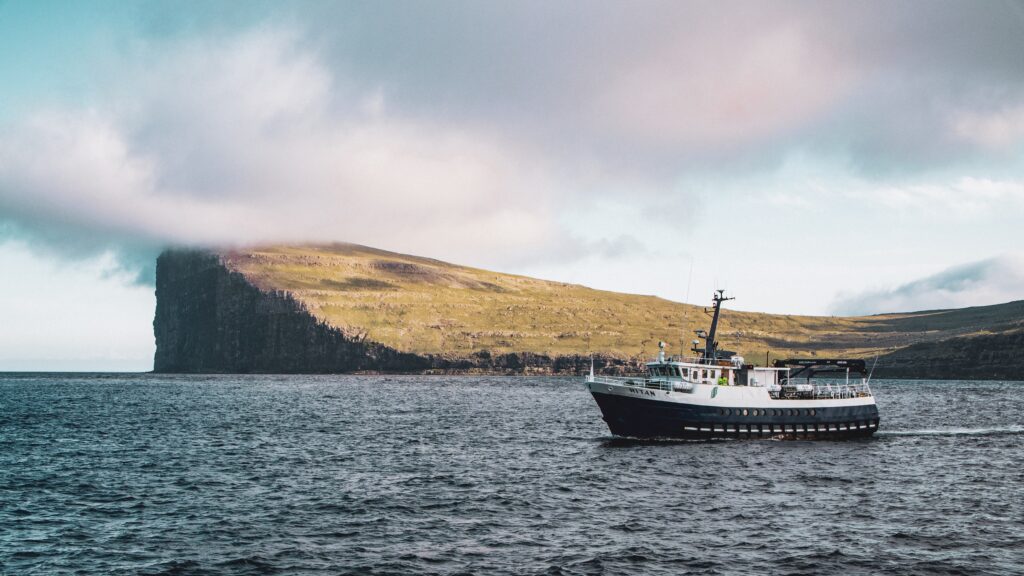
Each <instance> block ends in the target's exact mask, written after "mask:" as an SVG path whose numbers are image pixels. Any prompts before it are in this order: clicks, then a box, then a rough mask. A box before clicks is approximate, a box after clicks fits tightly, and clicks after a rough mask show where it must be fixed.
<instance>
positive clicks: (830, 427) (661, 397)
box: [586, 290, 879, 439]
mask: <svg viewBox="0 0 1024 576" xmlns="http://www.w3.org/2000/svg"><path fill="white" fill-rule="evenodd" d="M727 300H731V298H726V297H725V296H724V294H723V292H722V291H721V290H719V291H716V293H715V295H714V311H713V317H712V321H711V328H710V330H709V331H707V332H705V331H703V330H698V331H697V336H698V337H699V338H700V339H702V340H703V341H704V345H703V346H699V344H700V340H694V341H693V343H694V346H693V352H694V353H695V355H694V356H693V357H688V358H684V357H678V356H676V357H666V356H665V344H664V343H663V342H662V343H660V344H659V352H658V357H657V359H656V360H654V361H652V362H648V363H647V364H646V366H647V374H646V375H645V376H637V377H610V376H597V375H595V374H594V369H593V366H591V369H590V374H589V375H588V377H587V381H586V386H587V388H588V389H589V390H590V392H591V394H592V395H593V396H594V400H596V401H597V404H598V406H599V407H600V409H601V412H602V414H603V417H604V420H605V422H606V423H607V424H608V428H609V429H610V430H611V432H612V434H615V435H617V436H632V437H641V438H650V437H667V438H715V437H732V438H735V437H745V438H757V437H785V438H836V439H838V438H849V437H858V436H870V435H871V434H873V433H874V432H875V431H876V430H877V429H878V423H879V417H878V408H877V407H876V405H875V398H874V395H873V394H872V393H871V387H870V384H869V379H870V378H869V375H868V374H867V373H866V366H865V363H864V361H863V360H860V359H837V358H829V359H820V358H794V359H785V360H776V361H775V362H774V363H773V365H772V366H754V365H752V364H747V363H745V362H744V359H743V358H742V357H740V356H738V355H736V354H735V353H734V352H730V351H727V350H720V349H719V348H718V343H717V342H716V341H715V335H716V332H717V329H718V320H719V317H720V314H721V307H722V303H723V302H725V301H727ZM822 374H825V375H829V376H831V378H829V379H827V380H824V381H823V380H816V379H815V377H816V376H820V375H822ZM851 377H852V379H851Z"/></svg>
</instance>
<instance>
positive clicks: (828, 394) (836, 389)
mask: <svg viewBox="0 0 1024 576" xmlns="http://www.w3.org/2000/svg"><path fill="white" fill-rule="evenodd" d="M779 388H780V390H779V391H778V394H779V396H780V397H784V398H862V397H865V396H872V393H871V386H870V385H869V384H868V383H867V382H854V383H846V382H798V381H788V382H783V384H782V386H780V387H779Z"/></svg>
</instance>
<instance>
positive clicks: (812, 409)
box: [811, 408, 817, 416]
mask: <svg viewBox="0 0 1024 576" xmlns="http://www.w3.org/2000/svg"><path fill="white" fill-rule="evenodd" d="M815 414H817V412H815V410H814V408H811V416H814V415H815Z"/></svg>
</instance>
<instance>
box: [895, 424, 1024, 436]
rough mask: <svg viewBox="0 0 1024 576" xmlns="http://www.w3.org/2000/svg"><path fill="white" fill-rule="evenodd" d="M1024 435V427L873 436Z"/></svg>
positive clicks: (951, 429) (903, 431)
mask: <svg viewBox="0 0 1024 576" xmlns="http://www.w3.org/2000/svg"><path fill="white" fill-rule="evenodd" d="M1016 434H1024V426H1005V427H998V428H932V429H925V430H879V431H878V432H876V433H875V436H1006V435H1016Z"/></svg>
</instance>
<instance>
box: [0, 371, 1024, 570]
mask: <svg viewBox="0 0 1024 576" xmlns="http://www.w3.org/2000/svg"><path fill="white" fill-rule="evenodd" d="M873 387H874V388H875V391H876V394H877V395H878V403H879V407H880V409H881V413H882V427H881V430H882V432H880V433H879V434H878V435H877V436H876V437H875V438H873V439H871V440H863V441H849V442H807V441H768V440H764V441H758V440H752V441H716V442H632V441H624V440H615V439H612V438H610V437H609V436H608V433H607V429H606V428H605V427H604V423H603V422H602V421H601V419H600V415H599V413H598V410H597V408H596V406H595V405H594V403H593V401H592V400H591V398H590V397H589V395H588V393H587V392H586V391H585V390H584V389H583V387H582V385H581V384H580V383H579V382H578V380H573V379H533V378H473V377H460V378H449V377H400V378H394V377H391V378H388V377H336V376H331V377H301V376H287V377H285V376H281V377H267V376H256V377H252V376H244V377H243V376H229V377H160V376H150V375H146V376H128V377H124V376H75V375H57V376H54V375H43V376H25V375H20V376H19V375H0V573H4V574H58V573H82V574H367V575H370V574H430V573H438V574H456V573H465V574H502V573H503V574H681V573H687V572H689V573H700V574H703V573H723V574H724V573H742V574H748V573H770V574H824V573H863V574H1011V573H1018V574H1019V573H1022V571H1024V469H1022V461H1024V395H1022V393H1024V383H996V382H988V383H967V382H903V383H897V382H885V381H880V382H877V383H876V384H874V386H873Z"/></svg>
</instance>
